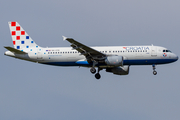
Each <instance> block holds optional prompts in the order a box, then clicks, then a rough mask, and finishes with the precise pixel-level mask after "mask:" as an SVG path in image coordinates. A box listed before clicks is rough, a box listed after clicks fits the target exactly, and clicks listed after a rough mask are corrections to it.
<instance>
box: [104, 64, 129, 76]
mask: <svg viewBox="0 0 180 120" xmlns="http://www.w3.org/2000/svg"><path fill="white" fill-rule="evenodd" d="M106 72H112V73H113V74H116V75H128V74H129V65H125V66H123V67H121V66H119V67H114V68H106Z"/></svg>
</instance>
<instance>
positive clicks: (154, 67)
mask: <svg viewBox="0 0 180 120" xmlns="http://www.w3.org/2000/svg"><path fill="white" fill-rule="evenodd" d="M152 67H153V74H154V75H157V71H156V70H155V69H156V66H155V65H154V64H153V65H152Z"/></svg>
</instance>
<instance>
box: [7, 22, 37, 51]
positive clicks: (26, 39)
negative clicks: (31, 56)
mask: <svg viewBox="0 0 180 120" xmlns="http://www.w3.org/2000/svg"><path fill="white" fill-rule="evenodd" d="M8 24H9V28H10V33H11V36H12V41H13V42H12V43H13V45H14V48H15V49H20V50H24V49H32V48H38V47H39V46H38V45H37V44H36V43H35V42H34V41H33V40H32V38H31V37H30V36H29V35H28V34H27V33H26V31H25V30H24V29H23V28H22V27H21V26H20V25H19V23H18V22H8Z"/></svg>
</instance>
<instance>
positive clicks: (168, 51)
mask: <svg viewBox="0 0 180 120" xmlns="http://www.w3.org/2000/svg"><path fill="white" fill-rule="evenodd" d="M163 52H171V51H170V50H163Z"/></svg>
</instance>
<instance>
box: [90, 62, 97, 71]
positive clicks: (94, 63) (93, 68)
mask: <svg viewBox="0 0 180 120" xmlns="http://www.w3.org/2000/svg"><path fill="white" fill-rule="evenodd" d="M96 64H98V62H96V61H93V66H92V68H91V69H90V72H91V73H92V74H94V73H96V69H95V65H96Z"/></svg>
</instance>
